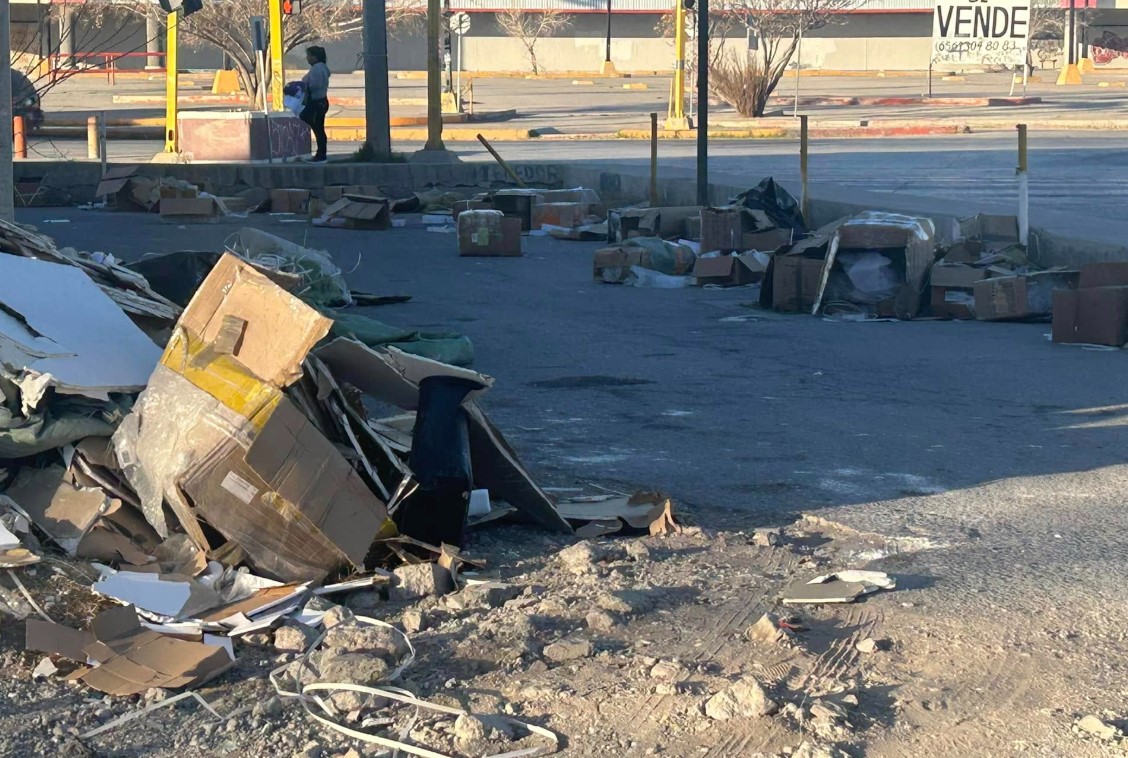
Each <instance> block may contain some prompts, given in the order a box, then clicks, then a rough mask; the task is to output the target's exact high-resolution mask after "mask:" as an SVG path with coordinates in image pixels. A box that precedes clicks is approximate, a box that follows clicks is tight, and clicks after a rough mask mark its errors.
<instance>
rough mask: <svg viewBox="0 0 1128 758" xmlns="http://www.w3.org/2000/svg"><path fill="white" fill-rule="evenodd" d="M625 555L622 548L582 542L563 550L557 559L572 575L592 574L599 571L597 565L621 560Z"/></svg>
mask: <svg viewBox="0 0 1128 758" xmlns="http://www.w3.org/2000/svg"><path fill="white" fill-rule="evenodd" d="M625 555H626V551H624V550H623V549H622V548H620V547H618V546H615V547H612V546H610V545H606V544H601V543H596V542H590V541H584V542H579V543H577V544H575V545H571V546H569V547H566V548H564V549H563V550H561V551H560V553H559V554H558V555H557V557H558V558H559V559H560V562H561V563H562V564H564V567H565V568H566V569H568V570H569V571H571V572H572V573H573V574H578V575H579V574H592V573H596V572H598V570H599V564H600V563H605V562H607V561H612V560H617V559H621V558H623V557H624V556H625Z"/></svg>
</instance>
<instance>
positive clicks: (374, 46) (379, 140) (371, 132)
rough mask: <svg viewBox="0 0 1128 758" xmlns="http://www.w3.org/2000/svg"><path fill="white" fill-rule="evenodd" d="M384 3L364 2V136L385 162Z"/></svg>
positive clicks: (388, 136)
mask: <svg viewBox="0 0 1128 758" xmlns="http://www.w3.org/2000/svg"><path fill="white" fill-rule="evenodd" d="M385 1H386V0H364V136H365V139H366V140H367V141H368V147H369V148H370V149H371V150H372V152H373V153H375V154H376V156H377V157H378V158H380V159H382V160H387V159H389V158H391V156H392V133H391V111H390V110H389V107H388V31H387V8H386V7H385Z"/></svg>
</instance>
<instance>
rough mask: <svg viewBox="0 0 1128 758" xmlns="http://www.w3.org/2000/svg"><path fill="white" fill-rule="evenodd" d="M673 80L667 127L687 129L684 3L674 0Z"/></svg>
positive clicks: (680, 0) (667, 112)
mask: <svg viewBox="0 0 1128 758" xmlns="http://www.w3.org/2000/svg"><path fill="white" fill-rule="evenodd" d="M674 2H675V3H676V5H675V7H674V81H673V91H672V92H671V93H670V107H669V110H667V111H666V128H667V129H688V128H689V122H688V121H686V118H685V3H684V2H683V0H674Z"/></svg>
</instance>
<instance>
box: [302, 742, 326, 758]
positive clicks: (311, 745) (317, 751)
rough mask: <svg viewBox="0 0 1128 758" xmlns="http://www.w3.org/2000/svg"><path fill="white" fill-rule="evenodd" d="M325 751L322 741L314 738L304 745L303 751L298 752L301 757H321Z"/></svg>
mask: <svg viewBox="0 0 1128 758" xmlns="http://www.w3.org/2000/svg"><path fill="white" fill-rule="evenodd" d="M323 752H324V750H322V748H321V743H320V742H315V741H313V740H310V741H309V742H307V743H306V744H305V745H303V746H302V749H301V752H299V753H298V757H299V758H321V754H322V753H323Z"/></svg>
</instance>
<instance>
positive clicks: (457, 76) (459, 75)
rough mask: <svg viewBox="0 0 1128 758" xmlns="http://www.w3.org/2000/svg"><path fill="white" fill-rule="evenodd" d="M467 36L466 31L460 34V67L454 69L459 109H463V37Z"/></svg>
mask: <svg viewBox="0 0 1128 758" xmlns="http://www.w3.org/2000/svg"><path fill="white" fill-rule="evenodd" d="M465 36H466V32H462V33H461V34H459V35H458V50H457V51H456V52H457V53H458V68H456V69H455V70H454V89H455V93H454V98H455V102H457V103H458V109H459V110H462V38H463V37H465Z"/></svg>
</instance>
